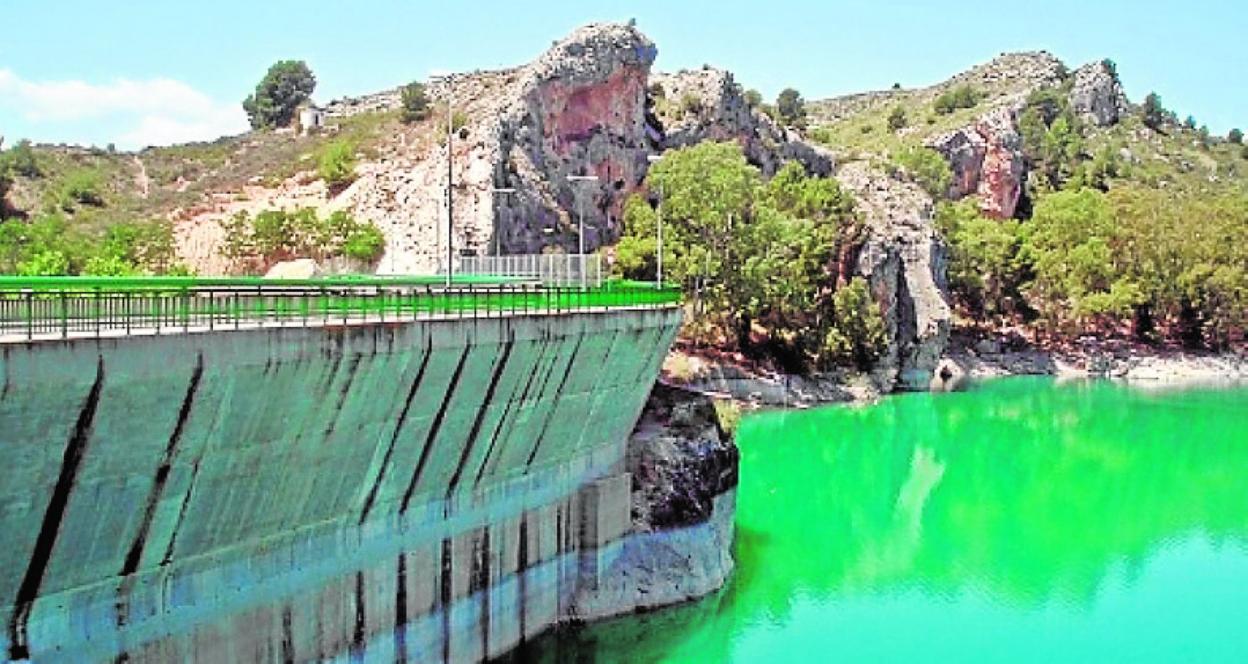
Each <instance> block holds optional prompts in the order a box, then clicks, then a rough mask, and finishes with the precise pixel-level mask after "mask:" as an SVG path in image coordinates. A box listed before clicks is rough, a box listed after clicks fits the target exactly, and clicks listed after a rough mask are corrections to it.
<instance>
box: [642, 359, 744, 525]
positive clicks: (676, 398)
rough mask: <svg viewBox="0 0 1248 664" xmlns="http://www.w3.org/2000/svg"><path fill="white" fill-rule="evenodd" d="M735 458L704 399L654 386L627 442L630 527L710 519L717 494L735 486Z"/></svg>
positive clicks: (724, 434) (709, 402) (710, 406)
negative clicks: (630, 508) (635, 427)
mask: <svg viewBox="0 0 1248 664" xmlns="http://www.w3.org/2000/svg"><path fill="white" fill-rule="evenodd" d="M738 456H739V454H738V452H737V447H736V445H734V444H733V442H732V437H731V436H730V435H729V434H728V433H727V432H725V431H723V430H722V429H720V427H719V424H718V418H717V417H716V415H715V407H714V405H713V404H712V403H711V400H710V399H709V398H708V397H706V396H704V395H701V394H697V393H694V392H688V391H685V390H682V389H680V388H675V387H668V386H667V385H664V384H662V383H657V384H655V386H654V390H653V391H652V392H651V394H650V399H649V401H648V402H647V404H646V409H645V411H644V412H643V414H642V420H641V421H640V422H639V423H638V425H637V429H636V431H635V432H634V433H633V437H632V438H631V439H630V441H629V445H628V455H627V463H628V470H629V472H630V473H632V476H633V527H634V530H637V531H643V532H648V531H652V530H664V529H669V528H678V527H682V526H690V525H694V524H697V523H702V522H704V521H706V520H708V519H709V518H710V517H711V512H712V507H713V501H714V499H715V497H716V496H719V495H720V494H723V493H725V492H727V491H729V490H731V489H733V488H735V487H736V486H737V462H738Z"/></svg>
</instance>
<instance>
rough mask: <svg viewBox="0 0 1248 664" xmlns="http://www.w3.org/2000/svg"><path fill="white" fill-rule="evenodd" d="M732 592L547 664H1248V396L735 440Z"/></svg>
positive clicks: (1080, 387)
mask: <svg viewBox="0 0 1248 664" xmlns="http://www.w3.org/2000/svg"><path fill="white" fill-rule="evenodd" d="M739 444H740V446H741V448H742V457H741V468H742V470H741V485H740V488H739V498H738V518H737V523H738V528H739V535H738V539H737V542H736V550H735V553H736V557H737V560H738V563H739V566H738V569H737V574H736V576H735V577H734V579H733V581H732V582H731V584H730V585H729V587H727V588H726V589H725V590H724V591H722V592H720V593H718V594H716V595H715V596H713V597H710V598H707V599H706V600H704V601H701V602H698V603H695V604H691V605H688V606H683V607H678V608H675V609H671V610H667V611H662V612H658V613H654V614H650V615H647V616H638V617H632V618H626V619H622V620H617V621H614V622H611V623H606V624H602V625H596V626H593V627H590V628H587V629H583V630H580V631H579V632H569V633H563V634H561V635H559V636H558V637H552V638H548V639H545V640H544V641H542V642H540V643H537V644H534V645H535V648H534V649H533V651H532V652H530V653H528V654H535V655H537V656H538V657H539V658H541V659H544V660H546V661H584V660H586V659H593V660H595V661H621V662H625V661H627V662H637V661H697V662H718V661H769V662H771V661H828V660H830V659H841V660H850V661H861V660H879V659H889V660H892V659H903V658H905V659H918V660H933V659H940V660H953V659H957V660H966V659H971V660H979V661H983V660H997V659H1003V658H1008V659H1011V660H1100V661H1104V660H1107V659H1108V660H1115V661H1117V660H1132V661H1140V660H1154V661H1174V660H1201V661H1211V660H1212V661H1218V660H1238V661H1248V390H1243V389H1240V390H1193V391H1187V392H1169V393H1147V392H1140V391H1132V390H1129V389H1126V388H1123V387H1120V386H1116V385H1112V384H1108V383H1076V384H1066V385H1061V386H1058V385H1055V384H1054V383H1052V382H1051V381H1048V380H1043V379H1013V380H1006V381H998V382H995V383H991V384H989V385H986V386H984V387H982V388H980V389H978V390H975V391H973V392H968V393H961V394H952V395H940V396H931V395H907V396H902V397H897V398H892V399H888V400H886V401H884V402H883V403H882V404H880V405H878V406H874V407H870V408H859V409H854V408H842V407H835V408H825V409H820V410H813V411H805V412H788V413H768V414H762V415H759V416H755V417H752V418H748V419H746V420H745V421H744V422H743V423H742V425H741V431H740V440H739Z"/></svg>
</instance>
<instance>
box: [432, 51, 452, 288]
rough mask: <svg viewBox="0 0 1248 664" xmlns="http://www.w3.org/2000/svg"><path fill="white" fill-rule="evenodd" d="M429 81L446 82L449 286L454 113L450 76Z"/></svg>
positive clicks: (448, 283)
mask: <svg viewBox="0 0 1248 664" xmlns="http://www.w3.org/2000/svg"><path fill="white" fill-rule="evenodd" d="M429 79H430V80H431V81H440V82H442V83H445V84H446V286H447V288H450V286H451V277H452V276H453V273H454V272H455V258H454V256H455V248H454V244H455V240H454V232H455V223H454V216H453V212H454V206H455V202H454V201H455V192H454V189H453V188H452V187H451V182H452V180H453V178H454V152H453V151H452V145H451V141H452V140H453V139H454V136H455V113H454V105H453V103H452V99H451V76H450V75H449V74H448V75H446V76H431V77H429Z"/></svg>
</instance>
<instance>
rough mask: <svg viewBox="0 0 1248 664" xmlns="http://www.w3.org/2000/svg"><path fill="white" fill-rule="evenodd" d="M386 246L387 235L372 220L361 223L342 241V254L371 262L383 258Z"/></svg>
mask: <svg viewBox="0 0 1248 664" xmlns="http://www.w3.org/2000/svg"><path fill="white" fill-rule="evenodd" d="M385 248H386V236H385V235H383V234H382V232H381V229H380V228H378V227H377V225H376V224H374V223H372V222H365V223H362V224H359V225H358V226H357V227H356V228H355V229H354V230H353V231H352V232H351V233H350V234H348V235H347V238H346V241H344V242H343V243H342V255H344V256H346V257H347V258H353V259H355V260H358V261H364V262H366V263H371V262H373V261H375V260H377V259H378V258H381V254H382V252H384V251H385Z"/></svg>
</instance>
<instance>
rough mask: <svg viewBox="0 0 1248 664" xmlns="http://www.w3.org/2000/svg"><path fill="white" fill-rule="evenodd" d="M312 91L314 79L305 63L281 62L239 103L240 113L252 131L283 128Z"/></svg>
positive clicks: (309, 96)
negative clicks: (242, 112)
mask: <svg viewBox="0 0 1248 664" xmlns="http://www.w3.org/2000/svg"><path fill="white" fill-rule="evenodd" d="M315 89H316V77H315V76H313V75H312V70H311V69H308V65H307V64H306V63H305V62H303V61H302V60H282V61H280V62H277V63H275V64H274V65H273V66H272V67H269V71H268V73H266V74H265V75H264V78H263V79H261V80H260V83H258V84H257V85H256V91H255V92H254V93H252V94H251V95H248V96H247V98H246V99H244V100H243V110H245V111H247V119H248V120H249V121H250V122H251V127H252V129H266V128H270V127H286V126H289V125H290V123H291V122H292V121H293V120H294V118H295V111H297V110H298V109H299V105H300V104H302V103H304V102H305V101H307V100H308V99H309V98H311V97H312V91H313V90H315Z"/></svg>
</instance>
